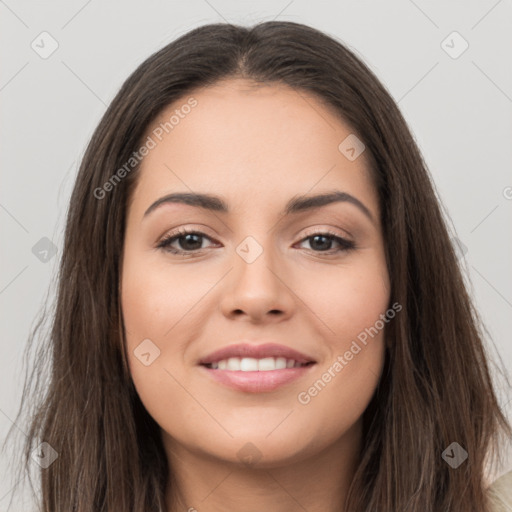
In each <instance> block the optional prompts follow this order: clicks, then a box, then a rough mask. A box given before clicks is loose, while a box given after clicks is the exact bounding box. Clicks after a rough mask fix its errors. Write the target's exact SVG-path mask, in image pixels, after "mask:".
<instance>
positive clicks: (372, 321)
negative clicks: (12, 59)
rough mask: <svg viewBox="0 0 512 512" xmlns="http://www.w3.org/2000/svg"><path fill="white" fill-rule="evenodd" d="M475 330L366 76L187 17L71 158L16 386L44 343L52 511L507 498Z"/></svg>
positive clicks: (351, 60)
mask: <svg viewBox="0 0 512 512" xmlns="http://www.w3.org/2000/svg"><path fill="white" fill-rule="evenodd" d="M479 325H480V323H479V320H478V317H477V314H476V312H475V311H474V309H473V306H472V304H471V301H470V298H469V297H468V294H467V292H466V290H465V287H464V283H463V278H462V275H461V272H460V270H459V267H458V264H457V257H456V254H455V253H454V250H453V248H452V246H451V244H450V235H449V233H448V230H447V228H446V225H445V222H444V220H443V217H442V214H441V209H440V205H439V202H438V199H437V197H436V195H435V192H434V189H433V186H432V184H431V181H430V177H429V173H428V171H427V169H426V167H425V164H424V162H423V160H422V158H421V155H420V153H419V150H418V148H417V146H416V144H415V142H414V139H413V137H412V135H411V133H410V131H409V130H408V128H407V126H406V123H405V121H404V119H403V117H402V116H401V114H400V112H399V110H398V108H397V106H396V104H395V103H394V101H393V99H392V98H391V97H390V95H389V94H388V93H387V92H386V91H385V89H384V88H383V86H382V85H381V84H380V83H379V81H378V80H377V78H376V77H375V76H374V75H373V74H372V73H371V72H370V71H369V70H368V68H367V67H366V66H365V65H364V64H363V63H362V62H361V61H360V60H359V59H358V58H356V57H355V56H354V54H353V53H351V52H350V51H349V50H348V49H346V48H345V47H344V46H343V45H342V44H340V43H339V42H338V41H336V40H334V39H332V38H330V37H328V36H326V35H325V34H322V33H321V32H319V31H317V30H314V29H312V28H310V27H307V26H304V25H300V24H296V23H290V22H266V23H261V24H259V25H256V26H255V27H253V28H243V27H238V26H233V25H227V24H216V25H207V26H203V27H200V28H198V29H195V30H193V31H191V32H189V33H188V34H186V35H184V36H183V37H181V38H179V39H178V40H177V41H174V42H173V43H171V44H169V45H168V46H166V47H165V48H163V49H162V50H161V51H159V52H157V53H156V54H155V55H153V56H151V57H150V58H149V59H148V60H146V61H145V62H144V63H143V64H142V65H141V66H140V67H139V68H138V69H137V70H136V71H135V72H134V73H133V74H132V76H130V77H129V78H128V80H127V81H126V82H125V84H124V85H123V87H122V88H121V90H120V91H119V93H118V94H117V96H116V97H115V99H114V100H113V102H112V104H111V105H110V107H109V108H108V110H107V112H106V114H105V115H104V117H103V119H102V121H101V122H100V124H99V126H98V128H97V130H96V131H95V133H94V135H93V137H92V140H91V142H90V144H89V147H88V149H87V152H86V154H85V156H84V158H83V161H82V165H81V167H80V170H79V174H78V177H77V180H76V184H75V188H74V191H73V194H72V198H71V202H70V209H69V213H68V220H67V227H66V234H65V245H64V248H63V257H62V262H61V269H60V281H59V289H58V300H57V304H56V311H55V318H54V321H53V328H52V332H51V337H50V339H49V340H48V344H47V345H46V346H44V347H43V349H42V352H41V359H40V361H41V362H40V363H39V365H38V366H37V367H36V368H35V369H34V373H33V374H32V376H31V379H30V380H29V382H28V383H27V389H26V391H27V392H28V390H29V388H30V389H32V388H31V385H32V384H34V383H37V385H35V389H36V390H38V391H39V393H41V392H42V390H43V389H44V388H43V385H44V381H43V379H42V378H41V377H39V372H40V370H41V367H42V366H43V361H45V357H44V356H45V355H46V356H47V357H49V358H50V359H51V361H50V363H51V376H50V379H49V382H48V384H47V388H46V389H44V393H43V395H44V396H41V397H40V400H39V401H38V403H37V412H36V414H34V416H33V418H32V423H31V425H30V430H29V432H28V441H27V445H26V452H25V455H26V461H27V462H29V461H30V460H31V459H32V458H34V457H35V458H36V459H37V457H39V466H41V468H42V469H41V485H42V497H41V504H42V510H44V511H52V512H57V511H59V512H60V511H64V510H66V511H70V510H77V511H85V510H94V511H105V512H106V511H121V510H122V511H124V510H130V511H140V512H142V511H144V512H148V511H150V510H151V511H153V510H154V511H162V512H163V511H165V512H175V511H178V510H189V511H193V510H197V511H199V512H201V511H203V510H205V511H217V510H262V509H267V510H272V511H276V512H280V511H285V510H286V511H288V510H308V511H316V510H323V511H341V510H343V511H345V512H348V511H354V512H356V511H357V512H363V511H364V512H370V511H376V510H379V511H386V512H387V511H389V512H391V511H393V512H394V511H398V510H400V511H410V512H427V511H429V512H430V511H432V512H434V511H435V512H438V511H440V510H443V511H444V510H446V511H448V510H450V511H464V512H470V511H474V512H477V511H478V512H490V511H493V510H498V509H497V507H498V503H497V502H495V501H496V500H494V502H492V503H491V500H490V499H489V496H490V493H489V492H488V491H487V485H488V481H487V478H488V474H489V473H488V469H489V463H491V462H496V461H497V460H498V457H497V456H498V455H499V452H498V450H499V446H500V445H499V442H500V441H501V439H502V436H507V437H510V435H511V427H510V425H509V424H508V423H507V420H506V418H505V416H504V414H503V412H502V411H501V410H500V407H499V404H498V401H497V398H496V394H495V391H494V389H493V383H492V379H491V376H490V370H489V363H488V362H487V359H486V357H487V356H486V353H485V350H484V346H483V341H482V339H483V337H482V334H481V331H480V327H479ZM34 393H35V394H34V396H38V395H37V391H35V392H34ZM40 443H46V444H40ZM36 448H37V450H38V451H36V455H35V456H34V450H35V449H36ZM496 499H498V498H496ZM499 499H501V500H502V502H505V500H506V499H508V498H507V496H506V493H503V492H501V493H500V498H499Z"/></svg>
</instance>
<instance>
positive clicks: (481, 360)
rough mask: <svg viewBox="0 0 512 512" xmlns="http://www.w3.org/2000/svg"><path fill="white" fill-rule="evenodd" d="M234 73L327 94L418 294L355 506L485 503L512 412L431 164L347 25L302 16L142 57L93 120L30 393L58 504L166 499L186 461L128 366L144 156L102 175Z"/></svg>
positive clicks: (371, 427) (203, 32) (371, 418)
mask: <svg viewBox="0 0 512 512" xmlns="http://www.w3.org/2000/svg"><path fill="white" fill-rule="evenodd" d="M231 77H241V78H247V79H250V80H252V81H254V82H258V83H269V84H272V83H280V84H285V85H288V86H289V87H291V88H293V89H294V90H295V91H297V92H298V93H300V92H301V91H306V92H308V93H312V94H314V95H315V96H316V97H318V98H319V99H320V100H321V101H323V102H324V103H325V104H327V105H329V106H330V107H332V108H333V109H334V111H335V112H337V113H338V114H339V116H340V119H343V120H344V121H346V122H347V123H348V124H349V125H350V126H351V128H352V130H353V131H354V133H356V134H357V135H358V137H359V138H360V139H361V140H362V141H363V142H364V144H365V145H366V149H367V151H368V153H369V155H370V156H371V160H372V169H371V171H372V174H373V179H374V183H375V187H376V189H377V190H378V194H379V201H380V210H381V212H382V218H381V222H382V227H383V231H384V239H385V244H386V256H387V264H388V269H389V274H390V279H391V301H390V303H394V302H398V303H399V304H401V305H402V307H403V310H402V312H401V314H400V315H397V317H396V319H395V320H394V321H393V322H391V323H390V324H389V326H388V328H387V329H388V330H387V333H386V336H387V342H388V347H387V349H386V359H385V366H384V373H383V375H382V379H381V381H380V383H379V386H378V388H377V390H376V392H375V395H374V397H373V399H372V401H371V403H370V405H369V407H368V408H367V410H366V411H365V413H364V427H363V434H364V435H363V446H362V450H361V459H360V464H359V466H358V468H357V471H356V474H355V476H354V480H353V484H352V486H351V492H350V493H349V496H348V498H347V503H346V504H340V510H341V509H343V505H345V507H346V508H345V510H347V511H348V510H350V511H353V512H375V511H377V510H378V511H383V512H398V511H401V512H402V511H403V512H439V511H441V510H442V511H443V512H445V511H464V512H486V511H487V510H488V505H487V501H486V495H485V484H486V481H485V477H486V467H487V463H488V462H489V460H490V458H492V459H493V460H494V458H495V456H496V447H497V446H498V441H499V440H500V439H501V437H500V436H501V435H502V434H507V435H508V436H510V435H511V427H510V425H509V424H508V423H507V420H506V418H505V416H504V414H503V412H502V411H501V410H500V407H499V403H498V399H497V396H496V391H495V389H494V387H493V386H494V384H493V381H492V378H491V374H490V368H489V362H488V355H487V354H486V350H487V349H486V348H485V347H484V343H483V340H484V331H483V330H482V327H481V322H480V320H479V318H478V316H477V313H476V311H475V310H474V308H473V306H472V303H471V300H470V297H469V296H468V293H467V291H466V286H465V282H464V278H463V274H462V272H461V270H460V268H459V263H458V258H457V254H456V252H455V251H454V249H453V247H452V244H451V242H450V233H449V229H448V227H447V224H446V221H445V219H444V216H443V213H442V209H441V206H440V201H439V199H438V198H437V194H436V192H435V189H434V187H433V185H432V183H431V179H430V176H429V172H428V170H427V168H426V165H425V163H424V162H423V159H422V156H421V154H420V152H419V150H418V147H417V145H416V143H415V140H414V138H413V136H412V135H411V133H410V131H409V129H408V127H407V125H406V122H405V121H404V119H403V117H402V115H401V113H400V111H399V110H398V108H397V105H396V104H395V102H394V101H393V99H392V97H391V96H390V94H389V93H388V92H387V91H386V90H385V88H384V87H383V86H382V84H381V83H380V82H379V80H378V79H377V78H376V76H375V75H374V74H373V73H372V72H371V71H370V70H369V69H368V67H367V66H366V65H365V64H364V63H363V62H362V61H361V60H360V59H359V58H357V57H356V56H355V55H354V54H353V53H352V52H351V51H349V50H348V49H347V48H346V47H345V46H344V45H343V44H342V43H341V42H339V41H337V40H336V39H335V38H332V37H330V36H328V35H326V34H324V33H322V32H320V31H318V30H315V29H313V28H310V27H308V26H305V25H301V24H297V23H291V22H265V23H261V24H258V25H255V26H254V27H251V28H247V27H241V26H235V25H230V24H212V25H205V26H202V27H199V28H197V29H194V30H192V31H190V32H189V33H187V34H186V35H184V36H182V37H180V38H179V39H177V40H176V41H174V42H172V43H171V44H169V45H167V46H166V47H165V48H163V49H162V50H160V51H158V52H157V53H155V54H154V55H152V56H151V57H150V58H148V59H147V60H146V61H145V62H143V63H142V64H141V65H140V66H139V67H138V69H137V70H136V71H135V72H134V73H133V74H132V75H131V76H130V77H129V78H128V79H127V80H126V82H125V83H124V84H123V86H122V88H121V89H120V91H119V92H118V94H117V95H116V97H115V98H114V100H113V101H112V103H111V104H110V106H109V108H108V109H107V111H106V113H105V115H104V116H103V118H102V120H101V122H100V124H99V126H98V127H97V129H96V131H95V132H94V135H93V136H92V139H91V141H90V143H89V145H88V148H87V150H86V153H85V155H84V157H83V160H82V163H81V166H80V169H79V172H78V176H77V178H76V183H75V186H74V189H73V193H72V197H71V201H70V206H69V211H68V216H67V225H66V231H65V241H64V247H63V248H62V259H61V264H60V273H59V280H58V289H57V300H56V305H55V310H54V312H53V315H52V319H51V323H52V325H51V330H50V333H49V335H48V336H46V337H45V336H44V335H43V336H42V339H43V344H42V345H41V347H40V349H39V352H38V353H37V355H36V361H34V362H33V368H32V371H31V372H29V373H28V374H27V380H26V383H25V388H24V393H23V402H22V406H21V408H20V413H18V414H19V416H18V417H20V414H21V412H22V410H23V407H24V406H25V407H27V408H31V412H30V413H29V428H28V430H27V439H26V443H25V445H24V447H25V450H24V463H25V465H26V469H27V470H29V466H30V464H31V453H32V451H33V450H34V449H35V448H36V447H37V446H38V445H39V443H41V442H46V443H48V444H49V445H50V446H51V447H52V448H53V449H54V450H55V451H56V452H57V453H58V458H57V459H56V460H55V461H54V462H53V464H51V465H50V466H49V467H48V468H46V469H41V471H40V472H39V476H40V484H41V494H40V502H41V507H42V510H43V511H44V512H71V511H76V512H86V511H87V512H89V511H94V512H120V511H133V512H150V511H154V512H157V511H164V510H166V503H165V498H164V496H165V488H166V485H167V484H168V482H170V481H172V475H171V474H170V471H169V467H168V464H167V460H166V458H165V452H164V449H163V445H162V441H161V438H160V431H159V427H158V425H157V424H156V422H155V421H154V420H153V419H152V418H151V416H150V415H149V414H148V413H147V411H146V410H145V408H144V406H143V405H142V403H141V401H140V399H139V397H138V395H137V393H136V391H135V389H134V386H133V383H132V381H131V378H130V375H129V372H128V369H127V364H126V352H125V348H124V346H125V345H124V332H123V322H122V316H121V312H120V297H119V282H120V277H121V276H120V261H121V256H122V251H123V240H124V226H125V219H126V212H127V207H128V205H129V200H130V197H131V195H132V193H133V189H134V186H135V184H136V180H137V166H135V167H134V168H133V169H132V170H130V171H127V172H126V173H125V174H126V176H124V174H123V179H122V180H120V181H119V182H116V183H115V186H112V187H108V193H105V194H103V193H102V194H98V193H96V194H95V193H94V191H95V190H98V189H99V188H102V187H103V190H106V188H105V187H104V184H105V183H106V182H108V181H109V180H110V179H111V177H112V175H113V174H114V173H115V172H116V171H117V170H118V169H120V168H122V166H123V165H125V164H126V162H128V161H129V159H130V157H132V156H133V153H134V152H135V151H137V149H138V148H139V147H140V145H141V141H142V140H143V137H144V136H145V133H146V131H147V130H148V128H149V126H150V123H151V122H152V121H153V120H155V118H156V117H157V116H158V114H159V113H161V112H162V110H163V109H164V108H165V107H166V106H168V105H169V104H171V103H173V102H175V101H177V100H179V99H182V98H186V97H187V95H190V94H191V93H192V92H193V91H194V89H196V88H198V87H205V86H208V85H211V84H215V83H216V82H218V81H219V80H221V79H227V78H231ZM100 195H102V197H101V198H100V197H99V196H100ZM39 331H41V329H39V328H38V327H36V329H35V330H34V332H33V334H32V336H31V340H34V339H35V338H36V334H37V332H39ZM29 345H30V344H29ZM45 372H46V373H45ZM29 395H30V396H31V397H32V400H28V398H29ZM27 411H28V409H27ZM452 442H457V443H458V444H459V445H460V446H461V447H463V448H464V449H465V450H466V451H467V452H468V454H469V459H468V460H467V461H466V463H464V464H462V465H460V467H458V468H457V469H453V468H452V467H450V465H448V464H447V463H446V462H445V460H443V457H442V453H443V451H444V450H445V449H446V448H447V447H448V446H449V445H450V444H451V443H452ZM30 481H31V485H32V480H30ZM167 505H169V504H167Z"/></svg>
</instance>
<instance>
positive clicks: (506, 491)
mask: <svg viewBox="0 0 512 512" xmlns="http://www.w3.org/2000/svg"><path fill="white" fill-rule="evenodd" d="M487 492H488V495H489V498H490V500H491V503H492V508H491V510H492V512H512V471H509V472H508V473H505V474H504V475H503V476H501V477H500V478H498V479H497V480H496V481H495V482H493V483H492V485H491V486H490V487H489V488H488V490H487Z"/></svg>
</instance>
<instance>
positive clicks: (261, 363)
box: [202, 357, 315, 372]
mask: <svg viewBox="0 0 512 512" xmlns="http://www.w3.org/2000/svg"><path fill="white" fill-rule="evenodd" d="M313 364H315V362H314V361H307V362H300V361H297V360H295V359H286V358H285V357H263V358H261V359H256V358H253V357H243V358H241V357H230V358H227V359H221V360H219V361H216V362H212V363H203V364H202V366H204V367H206V368H208V369H210V370H228V371H234V372H271V371H276V370H284V369H290V368H302V367H306V366H311V365H313Z"/></svg>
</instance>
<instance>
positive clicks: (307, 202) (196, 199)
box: [144, 190, 374, 222]
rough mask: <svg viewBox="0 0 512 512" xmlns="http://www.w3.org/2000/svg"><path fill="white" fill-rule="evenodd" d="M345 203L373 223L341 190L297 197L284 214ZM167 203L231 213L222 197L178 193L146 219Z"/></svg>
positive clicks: (160, 202) (158, 202) (160, 201)
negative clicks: (354, 207)
mask: <svg viewBox="0 0 512 512" xmlns="http://www.w3.org/2000/svg"><path fill="white" fill-rule="evenodd" d="M337 202H344V203H349V204H353V205H354V206H356V207H357V208H359V210H361V211H362V212H363V213H364V214H365V215H366V216H367V217H368V218H369V219H370V220H371V221H372V222H373V221H374V218H373V216H372V214H371V212H370V210H369V209H368V208H367V207H366V206H365V205H364V204H363V203H362V202H361V201H360V200H359V199H357V198H356V197H354V196H352V195H350V194H348V193H347V192H342V191H340V190H333V191H331V192H325V193H323V194H318V195H314V196H307V195H303V196H296V197H293V198H292V199H290V200H289V201H288V203H286V206H285V208H284V210H283V212H282V214H283V215H290V214H294V213H300V212H304V211H307V210H313V209H315V208H320V207H322V206H325V205H328V204H331V203H337ZM167 203H181V204H187V205H190V206H195V207H197V208H203V209H205V210H210V211H214V212H220V213H229V207H228V205H227V203H226V202H225V201H224V200H223V199H222V198H220V197H218V196H214V195H211V194H200V193H192V192H178V193H173V194H168V195H165V196H163V197H161V198H160V199H157V200H156V201H155V202H154V203H153V204H152V205H151V206H150V207H149V208H148V209H147V210H146V211H145V213H144V217H146V216H148V215H149V214H150V213H151V212H152V211H154V210H156V209H157V208H158V207H159V206H161V205H163V204H167Z"/></svg>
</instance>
